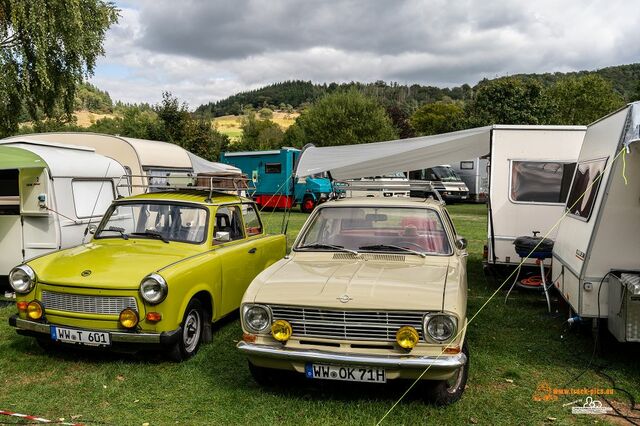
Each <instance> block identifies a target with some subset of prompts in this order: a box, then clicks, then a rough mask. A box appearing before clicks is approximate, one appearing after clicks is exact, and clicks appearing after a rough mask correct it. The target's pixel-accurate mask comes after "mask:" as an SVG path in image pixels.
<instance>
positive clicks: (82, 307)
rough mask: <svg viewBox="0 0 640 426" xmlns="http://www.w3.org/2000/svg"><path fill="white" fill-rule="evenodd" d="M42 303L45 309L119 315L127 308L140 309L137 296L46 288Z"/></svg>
mask: <svg viewBox="0 0 640 426" xmlns="http://www.w3.org/2000/svg"><path fill="white" fill-rule="evenodd" d="M42 304H43V305H44V307H45V309H54V310H56V311H66V312H78V313H82V314H99V315H118V314H120V312H121V311H122V310H123V309H125V308H132V309H135V310H136V311H137V310H138V304H137V303H136V299H135V297H120V296H85V295H80V294H64V293H54V292H52V291H46V290H44V291H43V292H42Z"/></svg>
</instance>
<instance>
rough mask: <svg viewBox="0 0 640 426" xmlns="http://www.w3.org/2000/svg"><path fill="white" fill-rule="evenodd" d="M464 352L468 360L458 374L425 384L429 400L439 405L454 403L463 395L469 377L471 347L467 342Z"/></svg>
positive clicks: (463, 347)
mask: <svg viewBox="0 0 640 426" xmlns="http://www.w3.org/2000/svg"><path fill="white" fill-rule="evenodd" d="M462 353H463V354H465V355H466V356H467V362H466V363H465V364H464V365H463V366H462V367H460V368H459V369H458V371H457V374H456V375H454V376H453V377H452V378H451V379H449V380H437V381H431V382H427V383H426V384H425V385H426V386H427V389H426V397H427V401H428V402H430V403H432V404H434V405H438V406H445V405H449V404H453V403H454V402H456V401H457V400H459V399H460V397H462V394H463V392H464V389H465V387H466V385H467V378H468V377H469V348H468V347H467V343H466V342H465V343H464V345H463V346H462Z"/></svg>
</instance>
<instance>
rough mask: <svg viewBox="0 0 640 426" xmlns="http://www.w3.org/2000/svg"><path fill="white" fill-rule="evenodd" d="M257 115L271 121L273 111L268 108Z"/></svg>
mask: <svg viewBox="0 0 640 426" xmlns="http://www.w3.org/2000/svg"><path fill="white" fill-rule="evenodd" d="M258 115H260V118H264V119H267V120H271V119H272V118H273V110H271V109H269V108H262V109H261V110H260V111H258Z"/></svg>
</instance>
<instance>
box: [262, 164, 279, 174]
mask: <svg viewBox="0 0 640 426" xmlns="http://www.w3.org/2000/svg"><path fill="white" fill-rule="evenodd" d="M264 172H265V173H281V172H282V164H280V163H266V164H265V165H264Z"/></svg>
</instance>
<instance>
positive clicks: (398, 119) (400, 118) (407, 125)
mask: <svg viewBox="0 0 640 426" xmlns="http://www.w3.org/2000/svg"><path fill="white" fill-rule="evenodd" d="M410 109H411V108H410V107H409V106H408V105H401V104H399V103H397V102H394V103H392V104H390V105H388V106H387V107H386V110H387V114H388V115H389V118H390V119H391V122H392V123H393V127H395V128H396V132H398V136H399V137H400V139H406V138H412V137H414V136H416V131H415V129H414V128H413V126H412V125H411V122H410V120H409V119H410V117H409V111H410Z"/></svg>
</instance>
